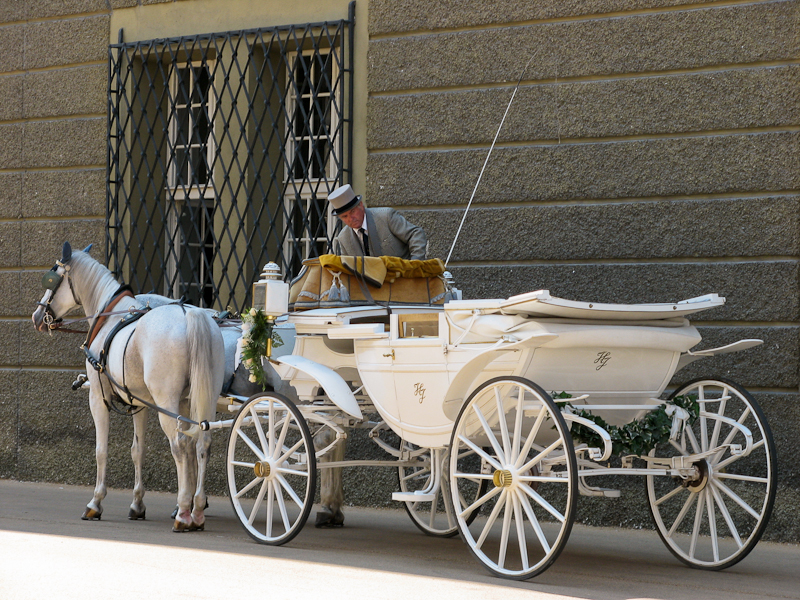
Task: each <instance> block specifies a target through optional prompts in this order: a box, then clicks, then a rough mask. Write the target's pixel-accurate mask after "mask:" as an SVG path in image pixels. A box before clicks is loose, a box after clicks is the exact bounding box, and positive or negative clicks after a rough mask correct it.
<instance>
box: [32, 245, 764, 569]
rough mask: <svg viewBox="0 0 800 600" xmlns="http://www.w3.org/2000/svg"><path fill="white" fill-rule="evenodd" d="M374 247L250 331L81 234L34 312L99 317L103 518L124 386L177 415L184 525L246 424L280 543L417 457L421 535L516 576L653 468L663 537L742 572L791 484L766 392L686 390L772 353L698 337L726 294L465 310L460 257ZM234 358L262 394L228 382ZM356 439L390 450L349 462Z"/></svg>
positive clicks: (252, 470)
mask: <svg viewBox="0 0 800 600" xmlns="http://www.w3.org/2000/svg"><path fill="white" fill-rule="evenodd" d="M367 258H368V257H364V256H361V257H329V256H324V257H320V258H319V259H317V260H312V261H309V263H308V264H306V265H305V267H306V268H305V270H304V272H302V273H301V274H300V276H299V277H298V278H296V280H295V281H294V283H293V285H291V286H289V285H288V284H286V283H284V282H283V281H282V280H281V278H280V275H279V274H278V273H276V272H274V270H273V269H272V268H266V269H265V275H264V277H263V278H262V280H261V281H259V282H256V283H255V284H254V288H253V298H254V308H253V310H252V311H250V312H248V313H247V314H245V315H243V317H244V324H243V325H242V326H240V327H234V328H222V329H221V328H220V327H219V325H218V324H217V323H216V322H215V320H214V319H213V316H212V311H209V310H205V309H198V308H195V307H192V306H189V305H185V304H181V303H176V302H173V301H171V300H168V299H165V298H163V297H154V296H133V295H132V294H131V293H130V292H129V291H128V290H126V289H125V288H124V287H122V286H120V284H119V282H117V281H116V280H115V279H114V277H113V276H112V275H111V273H110V272H109V271H108V270H107V269H106V268H105V267H104V266H102V265H101V264H100V263H98V262H97V261H95V260H94V259H92V258H91V257H90V256H89V255H88V253H87V252H79V251H76V252H72V251H71V249H70V247H69V245H68V244H65V247H64V252H63V255H62V257H61V258H60V260H58V261H57V262H56V265H55V266H54V267H53V270H52V271H50V272H48V273H47V274H46V275H45V278H44V284H45V287H46V291H45V294H44V296H43V298H42V300H41V302H40V306H39V307H38V308H37V309H36V312H35V313H34V315H33V322H34V325H35V326H36V328H37V329H39V330H41V331H44V330H47V329H53V328H58V327H59V322H58V321H59V319H61V318H62V317H63V316H64V315H65V314H66V313H67V312H69V311H70V310H72V309H74V308H76V307H81V308H82V309H83V311H84V312H85V314H86V316H87V317H88V319H89V321H90V327H89V334H88V335H87V338H86V340H85V342H84V345H83V349H84V352H85V353H86V357H87V369H88V377H89V381H90V395H89V396H90V409H91V411H92V415H93V417H94V419H95V424H96V427H97V485H96V488H95V493H94V496H93V498H92V500H91V501H90V502H89V505H88V506H87V509H86V512H85V513H84V518H87V519H94V518H100V515H101V513H102V505H101V502H102V500H103V497H104V496H105V493H106V489H105V482H104V479H105V468H106V451H107V437H108V424H109V410H108V404H109V403H110V402H111V398H112V397H113V396H118V397H119V398H121V399H122V400H123V401H126V402H128V403H130V404H131V405H133V406H144V407H147V408H152V409H154V410H156V411H158V413H159V420H160V423H161V426H162V429H163V430H164V432H165V434H166V435H167V437H168V438H169V441H170V447H171V450H172V454H173V457H174V459H175V464H176V469H177V474H178V501H177V504H178V511H177V514H176V517H175V524H174V529H175V530H176V531H185V530H199V529H203V528H204V523H205V521H204V508H205V502H206V497H205V492H204V487H203V479H204V476H205V471H206V464H207V459H208V448H209V444H210V441H211V436H212V432H213V431H215V430H217V429H228V430H229V434H228V440H227V447H226V475H227V486H228V493H229V496H230V500H231V503H232V506H233V510H234V513H235V515H236V517H237V519H238V520H239V521H240V522H241V525H242V527H243V528H244V529H245V531H246V532H247V533H248V534H249V535H250V537H252V538H253V539H254V540H256V541H257V542H260V543H265V544H272V545H280V544H284V543H287V542H289V541H290V540H291V539H293V538H294V537H295V536H296V535H297V534H298V533H299V532H300V531H301V530H302V528H303V527H304V525H305V524H306V521H307V519H308V517H309V514H310V511H311V508H312V505H313V503H314V499H315V493H316V490H317V479H318V477H319V478H320V479H321V482H322V501H323V505H324V506H323V508H322V509H321V511H320V512H321V514H322V515H323V521H324V520H325V519H328V520H329V522H332V524H338V523H337V521H340V520H341V518H342V517H341V513H340V512H339V509H340V507H341V503H342V496H341V478H340V476H339V475H338V474H339V473H340V471H341V469H342V468H345V467H353V466H358V467H372V466H375V467H386V466H392V467H393V468H396V469H397V472H398V489H396V490H388V491H387V494H391V497H392V498H393V499H394V500H397V501H399V502H401V503H402V504H403V505H404V506H405V508H406V510H407V511H408V513H409V515H410V517H411V519H412V521H413V522H414V524H415V525H416V526H417V527H419V528H420V529H421V530H422V531H423V532H424V533H426V534H428V535H433V536H452V535H455V534H460V535H461V537H462V538H463V540H464V541H465V542H466V545H467V547H468V549H469V551H470V552H471V553H472V554H473V555H474V556H475V557H476V558H477V559H478V560H479V562H481V564H483V565H484V566H485V567H486V568H487V569H488V570H489V571H491V572H492V573H494V574H497V575H499V576H502V577H507V578H513V579H525V578H529V577H532V576H535V575H537V574H539V573H541V572H543V571H544V570H545V569H547V568H548V567H549V566H550V565H551V564H552V563H553V561H555V559H556V558H557V557H558V555H559V553H560V552H561V551H562V549H563V548H564V546H565V544H566V543H567V540H568V537H569V534H570V531H571V528H572V524H573V522H574V520H575V513H576V502H577V498H578V496H579V495H588V496H599V497H609V498H613V497H615V496H618V495H619V491H618V490H615V489H609V488H604V487H600V486H597V485H593V483H592V481H593V479H592V478H596V477H601V476H607V475H622V476H630V475H638V476H641V477H644V480H645V486H646V491H647V502H648V506H649V509H650V511H651V513H652V516H653V519H654V522H655V524H656V528H657V530H658V533H659V535H660V536H661V538H662V540H663V541H664V543H665V544H666V546H667V547H668V548H669V550H670V551H671V552H672V553H673V554H674V555H675V556H676V557H677V558H678V559H679V560H681V561H683V562H684V563H686V564H688V565H690V566H692V567H696V568H702V569H714V570H716V569H722V568H725V567H728V566H730V565H733V564H735V563H736V562H738V561H739V560H741V559H742V558H744V557H745V556H746V555H747V554H748V553H749V552H750V551H751V550H752V548H753V547H754V546H755V544H756V543H757V542H758V540H759V538H760V536H761V533H762V532H763V530H764V527H765V526H766V523H767V521H768V519H769V516H770V513H771V510H772V505H773V502H774V498H775V488H776V475H775V447H774V444H773V441H772V436H771V433H770V430H769V426H768V425H767V423H766V420H765V418H764V415H763V413H762V411H761V409H760V408H759V406H758V404H757V403H756V401H755V400H754V399H753V397H752V396H751V395H750V394H749V393H748V392H747V391H746V390H745V389H743V388H742V387H741V386H739V385H737V384H736V383H733V382H730V381H727V380H724V379H721V378H716V377H711V378H703V379H699V380H695V381H692V382H690V383H688V384H685V385H683V386H681V387H679V388H677V389H675V390H674V391H672V392H671V393H670V394H665V390H666V389H667V386H668V385H669V382H670V380H671V379H672V376H673V375H674V374H675V372H676V371H678V370H679V369H681V368H683V367H685V366H686V365H688V364H690V363H692V362H694V361H696V360H700V359H703V358H708V357H713V356H715V355H719V354H724V353H728V352H735V351H739V350H745V349H747V348H751V347H753V346H757V345H758V344H760V343H761V342H760V340H741V341H738V342H735V343H732V344H729V345H726V346H723V347H720V348H716V349H706V350H701V351H693V350H692V349H693V348H695V347H696V346H697V344H698V343H699V342H700V341H701V338H700V335H699V333H698V331H697V329H696V328H695V327H694V326H693V325H692V324H691V323H690V322H689V320H688V317H690V316H691V315H694V314H696V313H698V312H700V311H704V310H709V309H713V308H716V307H719V306H722V305H723V304H724V302H725V300H724V298H721V297H719V296H717V295H715V294H709V295H706V296H701V297H697V298H691V299H688V300H683V301H680V302H676V303H669V304H638V305H622V304H600V303H590V302H576V301H570V300H564V299H560V298H556V297H553V296H551V295H550V294H549V292H547V291H546V290H538V291H534V292H530V293H527V294H522V295H518V296H512V297H510V298H507V299H478V300H469V299H466V300H465V299H461V297H460V293H459V292H458V291H457V290H455V289H454V288H453V286H452V283H451V281H449V280H448V279H447V278H446V277H445V275H444V272H443V267H444V264H443V263H442V262H441V261H438V260H432V261H399V262H398V261H397V260H395V259H389V260H386V261H384V260H382V259H381V258H380V257H374V258H375V259H377V260H367ZM369 258H373V257H369ZM378 263H380V264H378ZM404 279H408V280H409V281H405V282H404V281H403V280H404ZM279 317H280V318H279ZM242 328H243V329H244V330H245V335H244V338H243V339H239V338H240V337H241V330H242ZM277 341H281V342H283V345H282V346H281V347H280V348H277V349H275V348H274V346H275V343H274V342H277ZM237 347H238V351H237V350H236V349H237ZM235 354H238V355H239V357H240V359H241V360H242V361H243V364H244V366H245V367H247V368H248V369H249V372H250V373H251V374H252V375H251V377H252V378H253V379H255V380H256V381H257V383H258V384H259V385H261V386H263V391H259V392H258V393H255V394H253V395H251V396H246V395H239V394H236V393H233V392H231V391H230V390H227V391H226V393H224V394H222V395H221V392H222V390H223V387H224V385H225V384H226V381H227V380H230V378H231V376H232V374H233V371H234V367H235V360H236V358H235V356H234V355H235ZM215 413H216V414H218V415H222V416H221V417H220V418H218V417H217V416H215ZM143 414H144V413H143V412H138V413H135V414H134V416H133V419H134V428H135V431H134V444H133V450H132V455H133V458H134V464H135V466H136V484H135V487H134V500H133V503H132V505H131V515H130V516H131V518H137V517H144V514H145V513H144V511H145V509H144V504H143V502H142V496H143V494H144V490H143V487H142V478H141V468H142V465H141V461H142V453H143V447H142V443H141V441H142V440H143V435H144V424H145V417H144V416H142V415H143ZM356 429H363V430H366V431H367V435H368V437H369V439H371V440H372V441H373V442H374V443H375V444H376V445H377V446H378V447H380V448H381V449H382V450H383V451H384V452H385V454H386V459H385V460H371V459H370V460H366V459H365V460H359V459H356V460H344V455H343V449H344V443H345V440H346V439H347V437H348V435H349V434H350V433H351V432H352V431H354V430H356Z"/></svg>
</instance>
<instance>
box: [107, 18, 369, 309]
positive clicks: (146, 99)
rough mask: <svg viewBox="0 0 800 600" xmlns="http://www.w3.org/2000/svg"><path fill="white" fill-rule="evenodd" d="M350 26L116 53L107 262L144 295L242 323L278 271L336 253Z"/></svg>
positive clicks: (213, 37) (278, 30)
mask: <svg viewBox="0 0 800 600" xmlns="http://www.w3.org/2000/svg"><path fill="white" fill-rule="evenodd" d="M354 14H355V11H354V5H353V4H352V3H351V5H350V12H349V16H348V19H347V20H341V21H335V22H324V23H312V24H305V25H291V26H281V27H273V28H261V29H252V30H248V31H237V32H227V33H212V34H204V35H196V36H186V37H179V38H170V39H159V40H149V41H143V42H131V43H125V42H123V41H122V39H121V38H122V32H120V42H119V43H118V44H113V45H111V46H110V47H109V94H108V184H107V220H108V229H107V245H106V247H107V252H108V256H107V262H108V265H109V268H110V269H111V270H112V271H113V272H114V274H115V275H116V276H118V277H119V278H121V279H123V280H126V281H128V282H129V283H130V284H131V285H132V286H133V288H134V289H136V290H138V291H142V292H148V291H153V292H156V293H160V294H165V295H168V296H171V297H174V298H178V297H181V296H182V297H185V298H186V299H187V300H188V301H190V302H191V303H193V304H197V305H199V306H206V307H214V308H220V309H222V308H226V307H231V308H233V309H234V310H237V311H240V310H242V309H243V308H244V307H246V306H249V304H250V302H251V297H250V294H251V290H250V287H251V285H250V284H251V283H252V282H253V280H254V279H255V278H256V277H257V276H258V273H259V272H260V270H261V267H262V266H263V265H264V264H265V263H266V262H269V261H275V262H277V263H278V264H280V265H281V268H282V270H283V272H284V276H285V278H287V279H288V278H290V277H292V276H294V275H296V274H297V272H298V271H299V269H300V267H301V263H302V261H303V260H304V259H305V258H308V257H314V256H318V255H319V254H322V253H325V252H328V251H329V249H330V247H331V241H332V239H333V237H334V236H335V233H336V219H335V218H334V217H333V216H332V215H331V213H330V209H329V207H328V203H327V201H326V199H327V196H328V193H329V192H330V191H332V190H333V189H334V188H335V187H337V186H338V185H341V184H342V183H344V182H345V181H350V180H351V176H352V172H351V166H350V165H351V153H352V150H351V149H352V113H353V106H352V103H353V94H352V86H353V78H352V66H351V65H352V47H353V22H354Z"/></svg>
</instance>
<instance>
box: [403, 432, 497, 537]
mask: <svg viewBox="0 0 800 600" xmlns="http://www.w3.org/2000/svg"><path fill="white" fill-rule="evenodd" d="M449 457H450V453H449V452H448V451H446V450H444V449H441V450H438V451H437V450H428V452H426V453H425V454H423V455H422V456H420V457H419V464H418V465H414V466H410V467H409V466H402V467H399V473H398V477H399V480H400V491H401V492H415V491H418V490H425V489H427V488H428V487H429V486H430V484H431V478H432V477H433V474H432V471H431V465H432V463H433V460H436V459H438V460H439V461H440V464H439V468H440V469H441V481H440V485H439V488H438V489H437V490H436V491H435V492H434V499H433V500H432V501H420V502H406V501H404V502H403V506H404V507H405V509H406V512H407V513H408V516H409V517H411V521H412V522H413V523H414V525H416V526H417V527H418V528H419V529H420V531H422V532H423V533H425V534H426V535H431V536H434V537H445V538H447V537H453V536H454V535H456V534H457V533H458V524H457V523H456V518H455V514H454V512H453V501H452V499H451V497H450V477H449V476H448V471H447V468H448V464H449ZM470 457H471V458H470ZM461 460H463V461H471V462H472V463H473V464H474V465H475V467H474V468H477V469H480V463H481V459H480V458H479V457H478V456H477V455H476V454H475V452H474V451H473V450H472V449H470V448H467V449H466V450H464V451H463V452H462V455H461ZM488 485H489V482H488V481H486V480H479V481H478V482H477V485H472V482H468V481H466V480H464V481H462V482H461V484H460V485H459V495H460V496H461V497H462V498H461V499H462V501H464V502H467V501H466V500H464V499H463V496H464V494H466V495H467V498H468V500H469V501H468V502H467V505H470V504H472V503H473V502H474V501H475V500H477V498H479V497H480V496H481V495H483V494H484V493H485V491H486V487H487V486H488ZM477 516H478V511H473V512H472V514H471V515H468V516H467V518H466V520H467V522H468V523H472V521H473V520H475V517H477Z"/></svg>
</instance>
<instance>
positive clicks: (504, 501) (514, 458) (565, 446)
mask: <svg viewBox="0 0 800 600" xmlns="http://www.w3.org/2000/svg"><path fill="white" fill-rule="evenodd" d="M502 387H510V390H511V391H509V392H507V393H506V395H505V396H504V397H503V399H502V400H499V402H501V404H498V407H500V406H501V405H502V406H505V404H504V403H505V400H506V398H508V397H510V395H513V393H514V390H516V394H517V396H516V398H517V399H516V402H517V404H516V406H517V407H518V408H521V411H522V412H523V414H524V413H525V412H529V411H531V412H532V410H533V409H531V408H530V403H529V400H526V401H525V402H523V398H524V397H526V396H525V394H531V395H532V396H533V397H534V398H536V399H537V401H538V402H539V404H538V406H539V407H540V408H539V411H540V414H541V415H542V417H541V420H539V421H538V427H539V428H540V427H541V426H542V423H543V422H544V415H547V416H548V418H549V419H550V421H549V425H548V427H549V426H551V425H552V423H553V422H555V423H556V425H555V426H554V429H557V432H558V435H557V441H556V442H554V443H553V445H551V447H550V448H549V449H547V448H543V449H542V450H541V451H539V450H535V451H534V450H531V448H532V445H530V446H529V447H527V448H526V447H525V446H526V444H525V443H523V442H522V440H523V437H522V436H521V429H522V427H521V426H517V425H516V423H515V426H514V428H513V433H512V431H510V430H509V431H505V432H503V431H502V426H501V425H500V423H501V422H502V421H504V419H498V420H497V424H498V428H499V429H500V430H501V434H500V435H499V436H495V437H494V439H491V437H492V436H490V435H488V433H487V427H486V425H487V424H488V421H487V419H486V417H485V416H483V417H482V416H481V415H479V414H478V413H481V412H482V411H481V409H480V407H479V408H478V409H477V410H474V407H475V406H477V405H478V402H480V401H482V399H481V396H482V395H483V394H484V393H489V394H495V395H496V397H497V398H500V396H501V395H502V394H500V393H499V392H498V391H497V390H498V389H499V388H502ZM499 410H500V409H499V408H498V411H497V414H499ZM507 414H509V413H506V412H505V410H504V415H506V416H505V418H508V416H507ZM471 418H472V419H473V425H474V422H475V421H477V422H480V423H481V427H482V428H483V433H484V434H485V437H486V438H487V439H489V444H490V445H491V448H492V451H491V452H486V456H484V457H483V458H484V459H486V460H488V461H489V463H490V465H491V470H489V471H488V472H486V473H480V474H479V473H469V474H467V475H464V474H461V473H460V472H459V466H458V459H457V458H454V456H456V455H457V452H456V451H455V450H458V449H460V448H461V445H462V444H464V445H467V446H469V444H468V443H467V442H466V441H465V440H467V439H469V438H468V435H467V434H466V430H467V425H466V424H467V423H468V421H469V420H470V419H471ZM523 421H524V419H521V420H520V422H523ZM489 429H491V427H489ZM532 431H533V430H531V432H532ZM537 431H538V429H537ZM531 432H528V434H527V435H526V436H525V441H526V442H527V440H528V439H534V438H536V437H537V435H538V434H536V433H531ZM558 447H560V448H561V450H560V453H559V452H557V451H555V448H558ZM514 448H516V450H517V451H518V452H515V450H514ZM473 449H475V448H473ZM523 450H524V451H525V454H524V455H523V454H522V451H523ZM451 451H452V454H453V456H451V461H450V473H451V484H450V485H451V496H453V495H454V492H455V486H456V485H457V481H458V479H459V478H460V477H465V478H466V477H468V476H469V475H473V476H475V477H481V478H485V479H488V480H489V481H490V486H489V488H490V489H489V491H488V492H487V493H486V494H485V495H484V497H483V498H482V500H483V504H482V506H481V507H483V506H484V505H485V506H486V507H487V508H488V506H489V502H491V501H493V500H494V498H495V497H496V498H497V500H496V501H495V505H494V509H492V513H491V514H490V515H489V516H488V517H487V519H486V524H484V525H483V528H482V529H481V530H480V533H476V534H473V531H472V530H471V529H470V526H469V525H468V524H467V523H466V522H465V520H464V518H463V515H464V513H465V512H466V511H467V510H469V509H470V507H465V506H463V505H459V504H456V506H455V507H454V508H455V513H456V519H457V522H458V526H459V531H460V533H461V535H462V537H463V539H464V540H465V542H466V543H467V546H468V547H469V549H470V551H471V552H472V553H473V554H474V555H475V556H476V557H477V558H478V559H479V560H480V561H481V563H482V564H483V565H484V566H485V567H486V568H487V569H489V570H490V571H491V572H493V573H494V574H496V575H500V576H502V577H506V578H510V579H528V578H530V577H533V576H535V575H538V574H539V573H541V572H543V571H544V570H545V569H546V568H548V567H549V566H550V565H551V564H552V562H553V561H554V560H555V559H556V558H557V557H558V555H559V554H560V552H561V550H562V549H563V547H564V545H565V544H566V541H567V539H568V537H569V533H570V531H571V528H572V522H573V520H574V512H575V501H576V496H577V476H576V475H577V465H576V463H575V456H574V452H573V450H572V442H571V438H569V433H568V431H567V429H566V424H565V423H564V421H563V417H561V414H560V412H559V411H558V409H557V408H556V407H555V404H554V403H553V402H552V400H551V399H550V397H549V395H548V394H547V393H546V392H544V390H542V389H541V388H539V387H538V386H536V385H535V384H533V383H532V382H529V381H527V380H524V379H522V378H517V377H500V378H495V379H492V380H489V381H488V382H486V383H484V384H483V385H482V386H480V387H479V388H477V389H476V390H475V392H473V394H472V395H471V396H470V398H469V400H468V401H467V402H466V403H465V404H464V406H463V407H462V410H461V412H460V414H459V416H458V418H457V420H456V424H455V427H454V430H453V436H452V439H451ZM531 451H533V452H534V458H533V459H532V460H530V459H529V457H528V452H531ZM476 452H478V450H476ZM537 452H538V453H539V454H538V455H537V454H536V453H537ZM545 453H553V457H554V458H555V457H556V456H562V457H563V462H564V463H565V465H566V467H565V468H566V472H565V474H564V475H563V476H549V477H544V476H539V474H538V462H537V461H538V458H537V456H545V455H546V454H545ZM500 454H503V455H504V458H505V459H508V460H504V459H500V456H499V455H500ZM505 455H507V456H505ZM543 480H547V485H552V486H556V485H563V486H564V488H565V489H566V491H567V494H566V500H564V505H563V507H562V510H561V511H560V512H559V511H558V510H557V508H556V507H553V506H550V509H551V510H552V512H553V514H554V515H556V523H557V525H556V527H558V531H557V533H556V534H555V535H552V534H550V535H547V534H546V533H545V532H544V530H543V529H542V527H541V524H540V522H539V521H540V518H539V517H538V516H537V514H536V512H537V511H539V510H540V509H541V507H542V506H544V504H542V503H541V502H542V500H543V497H542V496H541V495H539V494H538V492H537V491H536V490H535V489H534V485H531V484H533V483H534V482H536V481H543ZM491 484H494V485H491ZM498 484H499V485H498ZM559 489H561V488H559ZM537 502H538V503H539V504H537ZM545 502H546V501H545ZM481 507H479V508H481ZM465 509H466V510H465ZM476 510H478V509H476ZM501 511H502V512H503V513H504V514H503V515H502V518H501V517H500V515H499V513H500V512H501ZM498 521H502V523H501V524H500V528H501V533H500V550H499V554H498V557H497V559H495V558H493V557H492V556H490V555H489V554H487V552H486V551H484V548H485V547H486V544H485V542H486V541H487V540H488V539H489V534H488V533H487V531H488V529H487V528H488V527H495V526H496V525H497V523H498ZM512 521H513V525H512V524H511V523H512ZM476 523H477V521H476ZM478 527H480V524H479V525H478ZM478 527H476V528H475V529H476V532H477V529H478ZM545 529H547V530H549V529H550V527H549V526H546V527H545ZM512 530H513V531H514V534H513V535H510V532H511V531H512ZM528 530H530V532H529V531H528ZM512 538H516V539H515V540H513V539H512ZM548 538H552V539H548ZM512 545H513V546H515V547H518V548H517V550H511V553H512V555H513V553H514V552H518V556H517V558H518V562H521V565H520V566H518V567H511V568H509V567H508V566H507V565H506V561H507V560H508V558H509V556H510V555H509V548H511V546H512ZM537 545H538V546H539V547H540V548H541V550H542V553H543V555H542V556H541V558H538V559H537V558H536V555H534V557H533V560H529V558H530V556H529V555H530V552H529V547H530V546H534V547H535V546H537ZM512 558H513V556H512Z"/></svg>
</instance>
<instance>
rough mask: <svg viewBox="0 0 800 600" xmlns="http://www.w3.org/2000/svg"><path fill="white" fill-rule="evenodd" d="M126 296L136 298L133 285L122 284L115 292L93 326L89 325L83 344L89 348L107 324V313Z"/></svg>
mask: <svg viewBox="0 0 800 600" xmlns="http://www.w3.org/2000/svg"><path fill="white" fill-rule="evenodd" d="M124 298H136V296H134V295H133V290H131V286H129V285H121V286H120V287H119V289H118V290H117V291H116V292H114V295H113V296H111V300H109V301H108V304H106V306H105V308H104V309H103V310H102V311H100V314H99V315H98V316H97V318H96V319H95V320H94V323H92V325H91V327H89V331H88V332H87V333H86V341H84V342H83V345H84V346H86V347H87V348H88V347H89V346H91V345H92V342H93V341H94V338H96V337H97V334H98V333H100V329H101V328H102V327H103V325H104V324H105V322H106V320H108V315H107V314H106V313H108V312H110V311H111V310H113V308H114V307H115V306H116V305H117V304H119V303H120V302H121V301H122V300H123V299H124Z"/></svg>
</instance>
